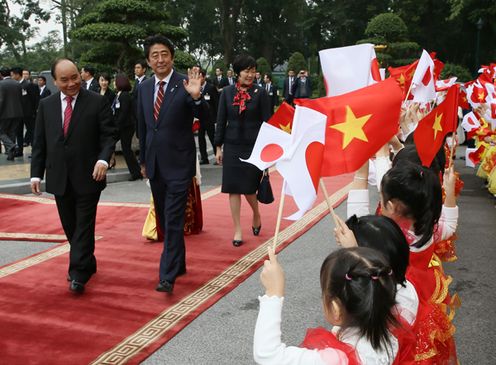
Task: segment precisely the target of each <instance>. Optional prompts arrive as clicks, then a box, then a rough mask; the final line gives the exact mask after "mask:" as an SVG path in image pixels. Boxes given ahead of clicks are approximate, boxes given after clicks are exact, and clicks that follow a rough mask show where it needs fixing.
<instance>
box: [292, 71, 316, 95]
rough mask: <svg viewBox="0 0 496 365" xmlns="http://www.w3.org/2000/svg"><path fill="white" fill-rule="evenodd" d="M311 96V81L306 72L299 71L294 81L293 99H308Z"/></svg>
mask: <svg viewBox="0 0 496 365" xmlns="http://www.w3.org/2000/svg"><path fill="white" fill-rule="evenodd" d="M311 96H312V80H310V77H308V71H306V70H301V71H300V72H299V73H298V78H297V79H296V85H295V91H294V97H295V99H303V98H310V97H311Z"/></svg>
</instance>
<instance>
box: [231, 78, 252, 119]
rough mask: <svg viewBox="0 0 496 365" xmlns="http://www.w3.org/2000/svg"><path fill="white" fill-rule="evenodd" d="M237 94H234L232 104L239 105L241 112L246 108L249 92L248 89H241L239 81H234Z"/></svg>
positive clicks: (249, 97)
mask: <svg viewBox="0 0 496 365" xmlns="http://www.w3.org/2000/svg"><path fill="white" fill-rule="evenodd" d="M236 90H237V92H238V93H237V94H236V95H235V96H234V102H233V104H232V105H233V106H236V105H238V106H239V114H241V113H243V112H244V110H245V109H246V103H247V102H249V101H250V100H251V96H250V94H248V91H246V90H243V89H241V85H240V84H239V82H237V83H236Z"/></svg>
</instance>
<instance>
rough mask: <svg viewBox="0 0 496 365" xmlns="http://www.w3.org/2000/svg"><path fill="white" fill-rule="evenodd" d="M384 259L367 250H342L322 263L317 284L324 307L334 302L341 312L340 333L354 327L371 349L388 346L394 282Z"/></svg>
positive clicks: (394, 290)
mask: <svg viewBox="0 0 496 365" xmlns="http://www.w3.org/2000/svg"><path fill="white" fill-rule="evenodd" d="M391 272H392V270H391V267H390V266H389V265H388V263H387V260H386V258H385V257H384V256H383V255H382V254H381V253H380V252H379V251H376V250H373V249H371V248H368V247H354V248H342V249H340V250H337V251H334V252H333V253H331V254H330V255H329V256H327V258H326V259H325V260H324V263H323V264H322V267H321V269H320V285H321V288H322V294H323V297H324V301H325V305H326V307H327V306H329V305H330V302H331V301H332V300H335V299H338V300H339V301H340V303H341V305H342V306H343V307H344V309H345V312H346V313H345V315H344V322H343V324H342V326H341V328H342V330H344V329H346V328H349V327H356V328H357V329H358V330H359V332H360V336H362V337H365V338H366V339H367V340H368V341H369V342H370V344H371V345H372V348H373V349H374V350H380V349H385V350H388V349H389V348H390V346H391V341H390V333H389V328H390V327H391V326H392V325H393V326H397V325H398V324H397V321H396V319H395V317H394V315H393V313H392V309H393V307H394V305H395V304H396V301H395V296H396V283H395V280H394V278H393V276H392V275H391Z"/></svg>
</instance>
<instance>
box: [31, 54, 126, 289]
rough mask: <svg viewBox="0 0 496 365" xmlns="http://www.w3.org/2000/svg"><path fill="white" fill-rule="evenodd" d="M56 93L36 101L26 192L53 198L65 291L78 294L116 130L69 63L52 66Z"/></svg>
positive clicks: (88, 265)
mask: <svg viewBox="0 0 496 365" xmlns="http://www.w3.org/2000/svg"><path fill="white" fill-rule="evenodd" d="M51 71H52V76H53V79H54V82H55V85H56V86H57V88H58V89H59V92H57V93H55V94H53V95H51V96H49V97H47V98H45V99H43V100H41V102H40V105H39V110H38V115H37V119H36V129H35V135H34V143H33V153H32V160H31V191H32V192H33V193H34V194H37V195H39V194H41V190H40V184H41V182H40V181H41V179H42V178H43V175H44V174H45V171H46V191H47V192H49V193H52V194H54V195H55V201H56V203H57V209H58V212H59V216H60V220H61V222H62V227H63V228H64V232H65V234H66V236H67V239H68V241H69V243H70V245H71V250H70V255H69V256H70V257H69V275H68V277H67V279H68V280H69V281H70V284H69V289H70V290H71V291H73V292H75V293H82V292H83V291H84V289H85V284H86V283H87V282H88V280H89V279H90V278H91V276H92V275H93V274H94V273H96V269H97V265H96V258H95V255H94V251H95V221H96V209H97V205H98V200H99V199H100V193H101V191H102V190H103V189H104V188H105V186H106V179H105V178H106V174H107V168H108V164H109V160H110V157H111V155H112V153H113V151H114V148H115V142H116V137H117V129H116V128H115V125H114V122H113V118H112V111H111V109H110V105H109V104H108V101H107V99H106V98H105V97H103V96H101V95H99V94H97V93H94V92H90V91H87V90H86V89H84V88H81V77H80V75H79V72H78V69H77V66H76V65H75V64H74V62H72V61H71V60H69V59H64V58H63V59H59V60H56V61H55V62H54V64H53V65H52V70H51Z"/></svg>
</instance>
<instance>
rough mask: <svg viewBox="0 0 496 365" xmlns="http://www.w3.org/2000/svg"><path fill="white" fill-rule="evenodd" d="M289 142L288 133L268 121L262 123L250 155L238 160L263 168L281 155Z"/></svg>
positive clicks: (273, 162) (286, 149)
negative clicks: (245, 158)
mask: <svg viewBox="0 0 496 365" xmlns="http://www.w3.org/2000/svg"><path fill="white" fill-rule="evenodd" d="M290 144H291V135H290V134H288V133H286V132H284V131H283V130H281V129H279V128H276V127H274V126H272V125H270V124H268V123H262V126H261V127H260V131H259V132H258V136H257V140H256V141H255V145H254V146H253V150H252V152H251V155H250V157H249V158H248V159H247V160H243V159H240V160H241V161H244V162H248V163H251V164H252V165H255V166H256V167H258V168H259V169H260V170H265V169H267V168H269V167H271V166H272V165H274V164H275V163H276V162H277V161H279V160H280V159H281V158H282V157H283V155H284V154H285V153H286V152H287V151H288V148H289V146H290Z"/></svg>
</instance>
